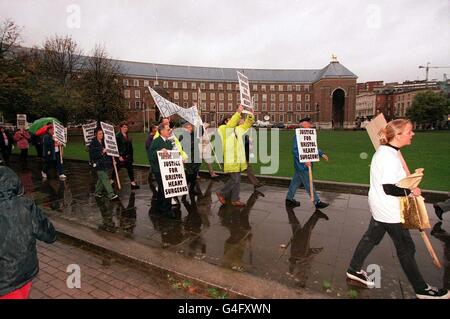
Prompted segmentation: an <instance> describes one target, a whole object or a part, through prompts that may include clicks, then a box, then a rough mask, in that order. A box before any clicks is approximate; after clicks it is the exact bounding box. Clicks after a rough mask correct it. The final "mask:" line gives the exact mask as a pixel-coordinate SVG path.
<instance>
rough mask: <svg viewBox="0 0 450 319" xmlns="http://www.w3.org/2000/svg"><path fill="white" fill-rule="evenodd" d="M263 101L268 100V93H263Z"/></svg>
mask: <svg viewBox="0 0 450 319" xmlns="http://www.w3.org/2000/svg"><path fill="white" fill-rule="evenodd" d="M262 101H263V102H267V94H263V95H262Z"/></svg>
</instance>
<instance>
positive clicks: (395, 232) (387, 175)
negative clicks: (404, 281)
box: [347, 119, 450, 299]
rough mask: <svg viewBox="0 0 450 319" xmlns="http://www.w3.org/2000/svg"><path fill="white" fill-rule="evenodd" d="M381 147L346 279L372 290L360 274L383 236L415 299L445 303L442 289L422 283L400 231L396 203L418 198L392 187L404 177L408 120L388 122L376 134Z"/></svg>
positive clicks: (409, 129) (416, 190)
mask: <svg viewBox="0 0 450 319" xmlns="http://www.w3.org/2000/svg"><path fill="white" fill-rule="evenodd" d="M379 135H380V143H381V146H380V147H379V148H378V150H377V151H376V152H375V154H374V156H373V158H372V163H371V165H370V189H369V206H370V211H371V213H372V218H371V220H370V224H369V228H368V230H367V231H366V233H365V234H364V235H363V237H362V239H361V241H360V242H359V244H358V246H357V247H356V250H355V252H354V254H353V258H352V260H351V262H350V266H349V268H348V270H347V277H348V278H350V279H352V280H356V281H358V282H361V283H363V284H365V285H366V286H367V287H369V288H373V287H374V285H375V284H374V282H373V281H372V280H371V279H369V277H368V276H367V273H366V272H365V271H364V270H362V266H363V263H364V260H365V259H366V257H367V256H368V255H369V254H370V252H371V251H372V249H373V248H374V247H375V246H376V245H378V244H379V243H380V242H381V240H382V239H383V237H384V235H385V233H386V232H387V233H388V234H389V236H390V237H391V239H392V241H393V243H394V246H395V248H396V250H397V256H398V258H399V261H400V264H401V266H402V268H403V271H404V272H405V274H406V276H407V278H408V280H409V282H410V283H411V285H412V286H413V288H414V291H415V293H416V296H417V298H419V299H448V298H449V297H450V293H449V292H448V291H447V290H446V289H437V288H434V287H431V286H429V285H428V284H427V283H426V282H425V281H424V279H423V277H422V274H421V273H420V271H419V268H418V266H417V263H416V260H415V258H414V254H415V246H414V242H413V240H412V239H411V235H410V232H409V230H407V229H405V228H403V227H402V224H401V217H400V200H399V198H398V197H403V196H405V195H407V196H410V197H417V196H420V195H421V190H420V189H419V188H413V189H411V190H409V189H404V188H399V187H397V186H395V185H396V184H397V183H398V182H399V181H400V180H402V179H403V178H404V177H406V175H407V174H406V172H405V170H404V168H403V165H402V161H401V159H400V156H399V152H398V151H399V149H401V148H402V147H404V146H407V145H410V144H411V141H412V137H413V136H414V132H413V126H412V124H411V122H410V121H409V120H406V119H398V120H394V121H391V122H389V123H388V124H387V125H386V127H385V128H384V129H382V130H381V131H380V134H379Z"/></svg>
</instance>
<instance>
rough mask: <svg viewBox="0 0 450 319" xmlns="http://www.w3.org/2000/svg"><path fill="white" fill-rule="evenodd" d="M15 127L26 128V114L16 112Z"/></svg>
mask: <svg viewBox="0 0 450 319" xmlns="http://www.w3.org/2000/svg"><path fill="white" fill-rule="evenodd" d="M17 128H23V129H26V128H27V115H26V114H17Z"/></svg>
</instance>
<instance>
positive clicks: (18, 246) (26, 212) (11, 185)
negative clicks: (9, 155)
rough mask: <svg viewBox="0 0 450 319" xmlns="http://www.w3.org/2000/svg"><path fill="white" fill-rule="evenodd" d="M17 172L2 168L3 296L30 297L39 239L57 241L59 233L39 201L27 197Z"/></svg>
mask: <svg viewBox="0 0 450 319" xmlns="http://www.w3.org/2000/svg"><path fill="white" fill-rule="evenodd" d="M22 195H23V187H22V185H21V183H20V179H19V177H18V176H17V174H16V173H14V172H13V171H12V170H11V169H10V168H8V167H5V166H2V167H0V299H27V298H28V296H29V293H30V289H31V281H32V280H33V278H34V277H36V275H37V274H38V272H39V261H38V258H37V251H36V240H41V241H44V242H46V243H48V244H51V243H53V242H55V240H56V232H55V228H54V227H53V225H52V223H51V222H50V221H49V220H48V219H47V218H46V217H45V215H44V213H43V211H42V210H41V209H40V208H39V207H38V206H37V205H36V203H35V202H34V201H33V200H31V199H29V198H26V197H23V196H22Z"/></svg>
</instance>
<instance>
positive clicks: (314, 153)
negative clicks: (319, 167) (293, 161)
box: [295, 128, 320, 163]
mask: <svg viewBox="0 0 450 319" xmlns="http://www.w3.org/2000/svg"><path fill="white" fill-rule="evenodd" d="M295 136H296V137H297V147H298V156H299V160H300V163H306V162H319V161H320V156H319V148H318V147H317V133H316V130H315V129H312V128H298V129H296V130H295Z"/></svg>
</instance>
